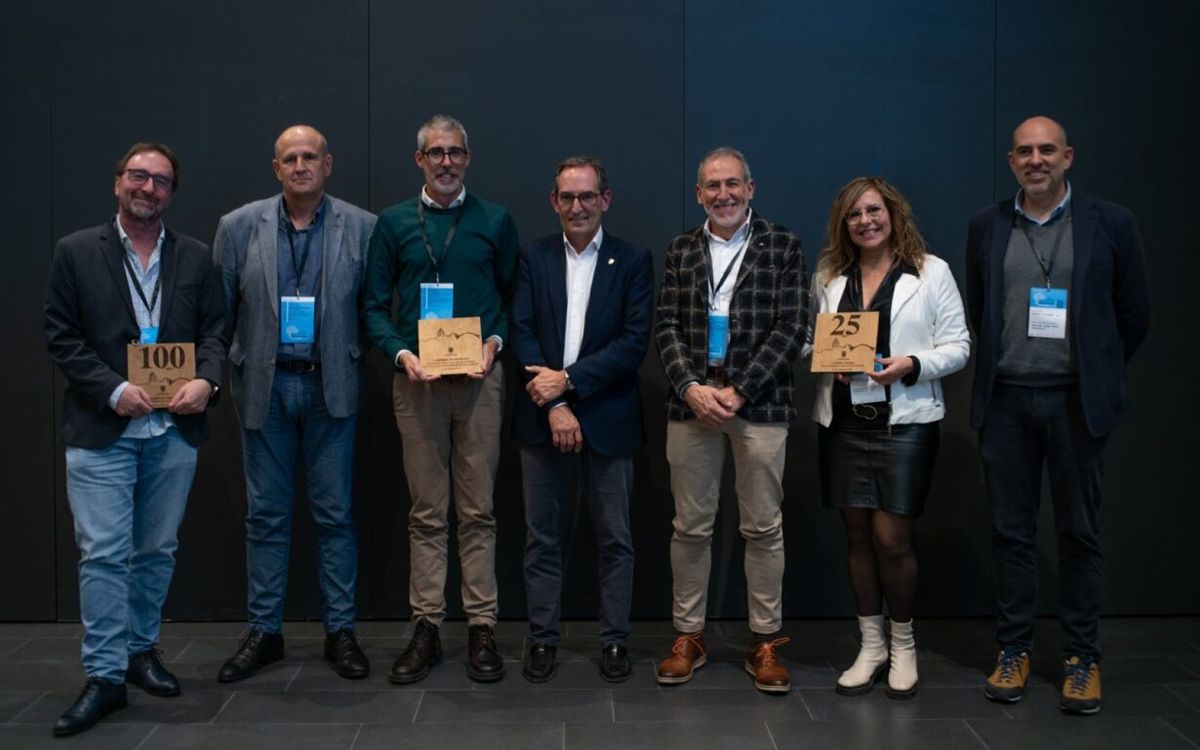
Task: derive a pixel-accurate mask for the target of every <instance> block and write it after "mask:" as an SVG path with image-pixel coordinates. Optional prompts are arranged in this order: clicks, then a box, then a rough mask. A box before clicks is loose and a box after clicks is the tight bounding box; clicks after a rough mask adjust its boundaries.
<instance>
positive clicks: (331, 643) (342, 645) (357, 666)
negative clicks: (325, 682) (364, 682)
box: [325, 628, 371, 680]
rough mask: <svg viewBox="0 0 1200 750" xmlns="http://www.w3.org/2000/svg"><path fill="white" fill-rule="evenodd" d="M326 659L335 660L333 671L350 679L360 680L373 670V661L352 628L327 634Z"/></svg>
mask: <svg viewBox="0 0 1200 750" xmlns="http://www.w3.org/2000/svg"><path fill="white" fill-rule="evenodd" d="M325 660H326V661H331V662H333V671H335V672H337V673H338V674H339V675H341V676H342V677H345V678H346V679H348V680H360V679H362V678H363V677H366V676H367V675H368V674H370V672H371V662H370V661H369V660H368V659H367V655H366V654H364V653H363V652H362V649H361V648H359V647H358V639H357V638H355V637H354V631H353V630H351V629H350V628H346V629H345V630H339V631H337V632H336V633H326V634H325Z"/></svg>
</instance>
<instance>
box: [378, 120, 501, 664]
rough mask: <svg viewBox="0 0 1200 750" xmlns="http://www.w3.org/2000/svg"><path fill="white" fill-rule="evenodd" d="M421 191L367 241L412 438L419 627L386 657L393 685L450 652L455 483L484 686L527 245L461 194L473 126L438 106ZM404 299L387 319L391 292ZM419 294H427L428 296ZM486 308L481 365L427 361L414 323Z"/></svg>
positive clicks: (402, 424)
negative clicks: (514, 324) (517, 303)
mask: <svg viewBox="0 0 1200 750" xmlns="http://www.w3.org/2000/svg"><path fill="white" fill-rule="evenodd" d="M415 156H416V161H417V166H419V167H420V168H421V169H422V171H423V172H424V173H425V185H424V186H423V187H422V189H421V192H420V194H419V195H417V196H416V197H414V198H411V199H409V200H407V201H405V202H403V203H400V204H399V205H396V206H392V207H391V208H389V209H387V210H385V211H384V212H383V213H381V214H380V216H379V221H378V222H377V223H376V225H375V232H374V234H372V236H371V242H370V250H369V253H368V260H367V266H368V267H367V279H366V284H365V288H364V300H363V317H364V319H365V321H366V326H367V332H368V334H369V336H370V338H371V341H372V343H374V344H375V345H376V346H378V347H379V348H380V349H381V350H382V351H383V353H384V354H385V355H386V356H387V357H388V359H390V360H391V361H392V363H393V364H394V365H395V367H396V376H395V380H394V382H393V386H392V396H393V402H394V407H395V412H396V425H397V426H398V427H399V429H400V437H401V440H402V441H403V444H404V473H405V475H406V476H407V478H408V489H409V494H410V495H411V496H412V509H411V511H410V512H409V517H408V531H409V544H410V555H411V566H410V567H411V570H410V577H409V603H410V604H411V606H412V611H413V621H414V623H415V630H414V631H413V636H412V640H411V641H410V642H409V644H408V648H407V649H405V651H404V653H403V654H401V655H400V658H399V659H397V660H396V663H395V664H394V665H392V670H391V673H390V674H389V677H388V678H389V679H390V680H391V681H392V682H393V683H397V684H405V683H411V682H416V681H418V680H420V679H422V678H424V677H425V675H427V674H428V673H429V670H430V668H431V667H432V666H433V665H434V664H436V663H437V662H438V661H439V660H440V659H441V655H442V647H441V641H440V639H439V637H438V628H439V626H440V625H441V623H442V620H443V619H444V618H445V616H446V596H445V588H446V567H447V560H446V547H447V529H448V521H447V514H448V512H449V504H450V485H451V482H453V484H454V510H455V513H456V514H457V516H458V551H459V562H460V564H461V566H462V598H463V610H464V611H465V612H466V614H467V619H468V624H469V626H470V627H469V635H470V639H469V644H468V651H467V673H468V674H469V675H470V676H471V678H472V679H475V680H478V681H480V682H491V681H494V680H499V679H500V678H502V677H503V676H504V661H503V660H502V659H501V658H500V654H499V652H498V651H497V649H496V643H495V638H494V636H493V634H492V628H493V626H494V625H495V624H496V573H495V558H496V554H495V552H496V520H495V517H494V516H493V515H492V484H493V481H494V480H495V477H496V465H497V463H498V461H499V458H500V423H501V419H502V416H503V406H504V373H503V370H502V368H500V367H494V364H495V358H496V355H497V354H498V353H499V352H500V349H501V348H502V347H503V346H504V339H505V337H506V336H507V335H508V317H509V314H508V303H509V298H510V296H511V293H512V288H513V281H514V277H515V276H516V268H517V258H518V256H519V254H520V244H519V241H518V239H517V228H516V225H515V224H514V222H513V219H512V216H511V215H510V214H509V213H508V211H507V210H506V209H505V208H503V207H502V206H498V205H496V204H494V203H488V202H487V201H484V200H480V199H479V198H477V197H475V196H474V195H467V191H466V188H464V187H463V175H464V174H465V173H466V171H467V167H468V166H469V165H470V163H471V152H470V150H469V148H468V146H467V131H466V129H464V128H463V125H462V123H460V122H459V121H458V120H456V119H454V118H453V117H447V116H445V115H436V116H435V117H433V118H431V119H430V120H429V121H428V122H426V123H425V124H424V125H422V126H421V129H420V130H419V131H417V152H416V155H415ZM393 289H394V290H395V293H396V297H397V298H398V301H399V305H398V309H397V313H396V318H395V320H393V319H392V318H391V315H390V311H391V306H392V291H393ZM422 300H424V303H423V302H422ZM450 316H453V317H456V318H466V317H475V316H478V317H479V322H480V329H481V333H482V337H483V339H484V343H483V360H482V361H481V362H480V367H479V371H478V372H477V373H471V374H467V375H444V376H437V375H430V374H429V373H427V372H426V371H425V370H424V369H423V368H422V367H421V351H420V345H419V342H418V338H417V321H418V320H419V319H420V318H422V317H450Z"/></svg>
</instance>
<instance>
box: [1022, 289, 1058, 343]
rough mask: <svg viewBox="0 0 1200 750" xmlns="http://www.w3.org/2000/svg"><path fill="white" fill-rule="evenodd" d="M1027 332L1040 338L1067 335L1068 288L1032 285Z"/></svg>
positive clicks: (1032, 336) (1054, 337)
mask: <svg viewBox="0 0 1200 750" xmlns="http://www.w3.org/2000/svg"><path fill="white" fill-rule="evenodd" d="M1026 334H1027V335H1028V336H1029V337H1031V338H1038V339H1065V338H1066V337H1067V290H1066V289H1047V288H1045V287H1037V286H1035V287H1031V288H1030V289H1029V329H1028V330H1027V331H1026Z"/></svg>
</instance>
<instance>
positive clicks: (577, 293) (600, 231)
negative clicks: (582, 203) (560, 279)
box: [563, 227, 604, 369]
mask: <svg viewBox="0 0 1200 750" xmlns="http://www.w3.org/2000/svg"><path fill="white" fill-rule="evenodd" d="M602 242H604V228H603V227H598V228H597V229H596V236H595V237H592V239H591V241H590V242H588V243H587V245H586V246H585V247H584V248H583V251H582V252H576V251H575V248H574V247H572V246H571V243H570V241H568V240H567V235H566V234H563V252H564V253H566V256H567V321H566V326H565V328H564V330H563V369H566V368H568V367H570V366H571V365H573V364H575V360H577V359H579V347H580V346H581V345H582V344H583V325H584V322H585V320H586V318H587V308H588V300H590V299H591V297H592V277H593V276H595V275H596V259H597V258H598V257H599V256H600V244H601V243H602Z"/></svg>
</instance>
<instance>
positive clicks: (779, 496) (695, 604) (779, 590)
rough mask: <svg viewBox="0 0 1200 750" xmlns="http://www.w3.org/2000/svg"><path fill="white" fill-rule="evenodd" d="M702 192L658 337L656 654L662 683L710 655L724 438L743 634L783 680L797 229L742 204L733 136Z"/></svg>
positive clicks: (799, 339) (774, 685) (799, 309)
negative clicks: (664, 501)
mask: <svg viewBox="0 0 1200 750" xmlns="http://www.w3.org/2000/svg"><path fill="white" fill-rule="evenodd" d="M696 177H697V179H696V202H697V203H699V204H700V205H701V206H703V207H704V210H705V212H706V213H707V214H708V220H707V221H706V222H704V224H702V225H700V226H699V227H697V228H696V229H694V230H692V231H690V232H686V233H684V234H681V235H679V236H678V237H676V238H675V239H674V240H672V241H671V244H670V245H669V246H668V247H667V258H666V264H665V270H664V271H663V280H662V290H661V292H660V293H659V299H658V320H657V322H656V323H655V338H656V341H657V344H658V352H659V356H661V357H662V361H663V367H664V368H665V369H666V373H667V382H668V385H669V394H670V395H669V397H668V402H667V416H668V418H669V422H668V424H667V461H668V462H669V463H670V464H671V494H672V495H674V498H675V521H674V534H673V535H672V537H671V573H672V576H673V579H674V604H673V608H672V615H673V620H674V625H675V630H676V631H677V632H678V637H676V639H675V643H674V646H673V647H672V649H671V655H670V656H669V657H667V658H666V659H664V660H663V661H662V662H661V663H660V664H659V666H658V681H659V683H661V684H664V685H673V684H678V683H683V682H687V681H688V680H690V679H691V678H692V672H693V670H694V669H696V668H697V667H700V666H703V664H704V663H705V661H706V660H707V652H706V650H705V647H704V639H703V631H704V624H705V610H706V608H707V601H708V600H707V595H708V575H709V569H710V567H711V546H712V530H713V522H714V519H715V518H716V513H717V505H718V502H719V500H720V487H721V472H722V470H723V468H724V464H725V449H726V442H727V441H728V444H729V445H730V447H731V448H732V449H733V461H734V468H735V469H736V471H737V501H738V516H739V518H740V523H739V529H740V531H741V533H742V537H743V538H744V539H745V540H746V561H745V570H746V589H747V598H748V605H749V613H750V623H749V624H750V631H751V645H750V648H749V650H748V651H747V652H746V660H745V668H746V671H748V672H749V673H750V674H752V675H754V685H755V687H757V688H758V689H759V690H762V691H765V692H772V693H779V692H787V690H788V689H789V687H790V685H791V680H790V676H789V675H788V671H787V669H786V668H784V666H783V665H782V664H780V662H779V660H778V658H777V656H776V654H775V649H776V648H777V647H778V646H780V645H782V644H783V643H784V642H786V639H784V638H780V637H779V631H780V629H781V628H782V625H783V622H782V617H783V606H782V602H783V562H784V558H783V515H782V513H781V511H780V504H781V503H782V502H783V483H782V480H783V467H784V458H785V453H786V447H787V432H788V422H789V421H790V420H791V419H793V418H795V416H796V408H795V406H794V404H793V403H792V400H793V390H792V362H793V361H794V360H795V358H796V355H797V354H798V353H799V352H800V347H801V345H802V343H803V341H804V334H805V329H806V326H807V324H808V311H807V305H808V279H807V277H806V276H805V273H804V254H803V252H802V251H801V248H800V238H799V237H797V236H796V235H794V234H792V233H791V232H789V231H788V230H787V229H785V228H784V227H781V226H778V225H776V224H772V223H771V222H769V221H767V220H766V219H764V218H762V217H761V216H759V215H758V214H756V213H754V212H753V211H751V210H750V200H751V199H752V198H753V197H754V180H753V179H751V177H750V167H749V165H748V164H747V163H746V158H745V157H744V156H742V154H741V152H739V151H737V150H736V149H732V148H728V147H724V148H718V149H714V150H713V151H711V152H709V153H708V154H707V155H705V157H704V158H703V159H702V160H701V161H700V168H699V169H698V170H697V176H696Z"/></svg>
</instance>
